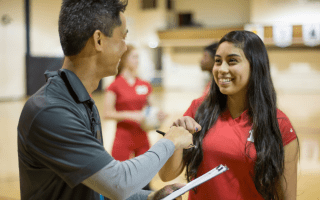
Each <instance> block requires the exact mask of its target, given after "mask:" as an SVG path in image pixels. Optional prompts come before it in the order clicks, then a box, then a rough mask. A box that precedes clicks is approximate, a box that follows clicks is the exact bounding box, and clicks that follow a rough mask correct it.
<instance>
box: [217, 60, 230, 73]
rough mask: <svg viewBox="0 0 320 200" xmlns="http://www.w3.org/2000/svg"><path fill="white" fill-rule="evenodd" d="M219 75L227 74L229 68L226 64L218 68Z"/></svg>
mask: <svg viewBox="0 0 320 200" xmlns="http://www.w3.org/2000/svg"><path fill="white" fill-rule="evenodd" d="M219 72H220V73H228V72H229V66H228V64H227V63H226V62H223V63H222V64H221V66H220V68H219Z"/></svg>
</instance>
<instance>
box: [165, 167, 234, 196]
mask: <svg viewBox="0 0 320 200" xmlns="http://www.w3.org/2000/svg"><path fill="white" fill-rule="evenodd" d="M228 169H229V168H228V167H227V166H225V165H219V166H217V167H215V168H213V169H212V170H210V171H208V172H207V173H205V174H203V175H202V176H199V177H198V178H196V179H194V180H193V181H190V182H189V183H188V184H187V185H185V186H184V187H182V188H180V189H178V190H176V191H174V192H172V193H171V194H169V195H168V196H166V197H165V198H162V199H161V200H172V199H175V198H177V197H179V196H181V195H183V194H184V193H186V192H188V191H189V190H191V189H193V188H195V187H197V186H198V185H201V184H202V183H204V182H207V181H208V180H210V179H212V178H213V177H216V176H218V175H219V174H222V173H223V172H225V171H227V170H228Z"/></svg>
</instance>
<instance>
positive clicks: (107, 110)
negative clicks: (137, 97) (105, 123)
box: [103, 91, 144, 123]
mask: <svg viewBox="0 0 320 200" xmlns="http://www.w3.org/2000/svg"><path fill="white" fill-rule="evenodd" d="M116 100H117V96H116V94H115V93H114V92H112V91H107V92H106V94H105V100H104V112H103V113H104V118H105V119H113V120H117V121H122V120H125V119H127V120H132V121H135V122H137V123H141V122H142V121H143V119H144V115H143V113H142V112H141V111H138V110H137V111H117V110H116V108H115V105H116Z"/></svg>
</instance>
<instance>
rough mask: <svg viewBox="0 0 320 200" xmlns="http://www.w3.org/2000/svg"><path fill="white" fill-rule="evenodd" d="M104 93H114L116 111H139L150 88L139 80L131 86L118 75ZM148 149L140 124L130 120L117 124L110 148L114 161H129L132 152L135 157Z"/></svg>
mask: <svg viewBox="0 0 320 200" xmlns="http://www.w3.org/2000/svg"><path fill="white" fill-rule="evenodd" d="M106 91H112V92H114V93H115V95H116V103H115V108H116V110H117V111H134V110H139V111H140V110H142V109H143V107H144V106H146V105H147V103H148V101H147V100H148V96H149V95H150V94H151V92H152V87H151V85H150V84H149V83H148V82H146V81H143V80H141V79H139V78H136V82H135V84H134V85H132V86H131V85H129V84H128V82H127V81H126V80H125V79H124V78H123V77H122V76H121V75H119V76H117V77H116V79H115V80H114V82H113V83H111V85H110V86H109V87H108V89H106ZM149 148H150V145H149V141H148V137H147V133H146V132H145V131H144V130H142V128H141V127H140V124H138V123H136V122H134V121H131V120H123V121H119V122H118V123H117V131H116V136H115V141H114V144H113V148H112V156H113V157H114V158H115V159H116V160H120V161H123V160H127V159H129V157H130V154H131V152H134V153H135V156H138V155H141V154H143V153H145V152H146V151H147V150H148V149H149Z"/></svg>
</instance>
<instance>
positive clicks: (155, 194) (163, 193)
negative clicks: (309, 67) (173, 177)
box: [147, 183, 186, 200]
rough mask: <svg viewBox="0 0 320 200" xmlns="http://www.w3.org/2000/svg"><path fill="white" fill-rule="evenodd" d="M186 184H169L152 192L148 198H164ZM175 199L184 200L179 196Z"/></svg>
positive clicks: (149, 199)
mask: <svg viewBox="0 0 320 200" xmlns="http://www.w3.org/2000/svg"><path fill="white" fill-rule="evenodd" d="M185 185H186V184H184V183H175V184H172V185H167V186H165V187H163V188H162V189H160V190H158V191H155V192H152V193H150V194H149V196H148V198H147V200H160V199H163V198H164V197H166V196H168V195H169V194H171V193H172V192H174V191H176V190H178V189H180V188H182V187H183V186H185ZM175 200H182V197H181V196H180V197H178V198H176V199H175Z"/></svg>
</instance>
